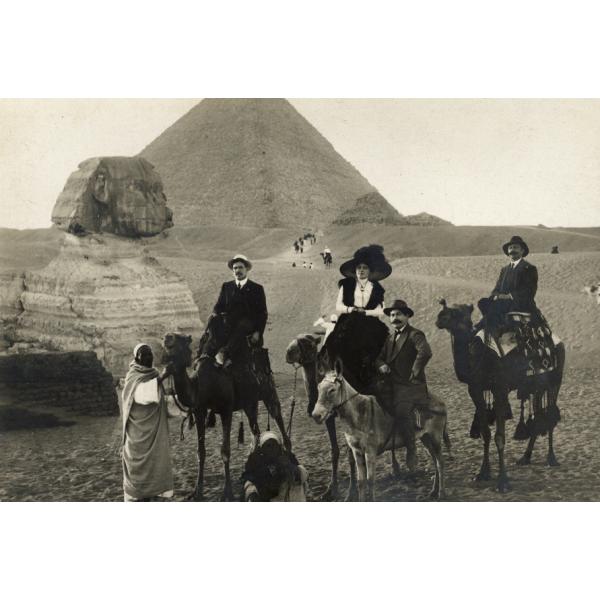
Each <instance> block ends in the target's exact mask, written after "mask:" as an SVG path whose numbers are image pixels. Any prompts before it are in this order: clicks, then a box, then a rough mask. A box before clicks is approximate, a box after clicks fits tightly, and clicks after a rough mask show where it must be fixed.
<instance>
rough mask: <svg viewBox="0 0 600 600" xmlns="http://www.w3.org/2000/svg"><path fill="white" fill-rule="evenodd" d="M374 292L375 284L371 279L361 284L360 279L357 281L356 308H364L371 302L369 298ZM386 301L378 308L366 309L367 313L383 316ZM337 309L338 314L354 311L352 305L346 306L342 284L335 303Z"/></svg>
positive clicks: (371, 315) (368, 314) (373, 315)
mask: <svg viewBox="0 0 600 600" xmlns="http://www.w3.org/2000/svg"><path fill="white" fill-rule="evenodd" d="M372 292H373V284H372V283H371V282H370V281H367V282H366V283H365V284H363V285H361V282H360V280H359V281H357V282H356V288H355V289H354V305H353V306H355V307H356V308H364V307H365V306H366V305H367V304H368V303H369V298H371V293H372ZM384 307H385V306H384V303H383V302H382V303H381V304H380V305H379V306H377V307H376V308H372V309H369V310H366V311H365V314H366V315H367V316H369V317H383V315H384V312H383V309H384ZM335 310H336V312H337V313H338V314H343V313H349V312H352V307H351V306H346V305H345V304H344V288H343V287H342V286H340V290H339V292H338V296H337V300H336V303H335Z"/></svg>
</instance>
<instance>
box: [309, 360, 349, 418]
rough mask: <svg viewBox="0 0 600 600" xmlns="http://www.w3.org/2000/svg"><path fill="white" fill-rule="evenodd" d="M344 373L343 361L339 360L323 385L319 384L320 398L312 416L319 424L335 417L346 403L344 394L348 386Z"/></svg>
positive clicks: (325, 378)
mask: <svg viewBox="0 0 600 600" xmlns="http://www.w3.org/2000/svg"><path fill="white" fill-rule="evenodd" d="M342 371H343V368H342V361H341V360H340V359H339V358H338V359H337V360H336V361H335V365H334V369H333V370H332V371H328V372H327V373H325V375H324V377H323V379H322V380H321V383H319V387H318V390H319V396H318V398H317V403H316V405H315V408H314V410H313V411H312V415H311V416H312V418H313V419H314V420H315V421H316V422H317V423H319V424H320V423H324V422H325V421H326V420H327V419H329V417H331V416H332V415H334V414H335V411H336V409H337V408H338V407H339V406H340V405H341V404H343V402H344V399H343V394H344V391H345V390H344V386H345V385H346V384H345V382H344V378H343V376H342Z"/></svg>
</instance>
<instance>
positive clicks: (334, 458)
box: [319, 417, 340, 501]
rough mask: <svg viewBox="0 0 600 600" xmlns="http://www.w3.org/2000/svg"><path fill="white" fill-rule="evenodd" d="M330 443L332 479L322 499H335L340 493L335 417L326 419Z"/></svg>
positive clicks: (338, 450) (338, 449)
mask: <svg viewBox="0 0 600 600" xmlns="http://www.w3.org/2000/svg"><path fill="white" fill-rule="evenodd" d="M325 425H326V426H327V434H328V435H329V443H330V445H331V481H330V482H329V485H328V486H327V489H326V490H325V492H324V493H323V495H322V496H321V497H320V498H319V500H321V501H328V500H335V499H336V497H337V494H338V463H339V460H340V448H339V446H338V443H337V433H336V430H335V417H329V419H327V421H325Z"/></svg>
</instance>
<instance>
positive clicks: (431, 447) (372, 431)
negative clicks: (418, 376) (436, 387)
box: [312, 359, 446, 502]
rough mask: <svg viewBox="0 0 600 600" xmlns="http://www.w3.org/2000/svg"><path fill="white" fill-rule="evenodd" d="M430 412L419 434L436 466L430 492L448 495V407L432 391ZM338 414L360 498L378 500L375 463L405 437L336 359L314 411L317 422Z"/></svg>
mask: <svg viewBox="0 0 600 600" xmlns="http://www.w3.org/2000/svg"><path fill="white" fill-rule="evenodd" d="M430 397H431V404H430V407H429V409H430V416H429V417H428V418H427V419H426V420H425V423H424V427H423V429H422V430H421V431H419V432H417V438H418V439H419V438H420V439H421V442H422V443H423V445H424V446H425V448H427V450H428V452H429V454H430V455H431V458H432V460H433V464H434V467H435V477H434V481H433V488H432V489H431V492H430V494H429V496H430V497H431V498H436V499H442V498H443V497H444V463H443V458H442V440H443V437H444V430H445V427H446V407H445V405H444V403H443V402H442V401H441V400H440V399H439V398H437V397H436V396H435V395H433V394H430ZM334 415H337V416H338V417H339V419H340V420H341V421H342V423H344V424H345V426H346V429H347V431H346V433H345V437H346V442H347V443H348V446H349V447H350V448H351V449H352V453H353V457H354V461H355V463H356V470H357V473H358V499H359V501H361V502H364V501H373V500H374V484H375V467H376V462H377V457H378V456H379V455H380V454H383V452H385V451H387V450H392V451H393V449H394V448H398V447H402V446H403V445H404V441H403V440H402V437H401V436H400V434H398V433H396V431H395V419H394V417H393V416H391V415H389V414H388V413H386V412H385V411H384V410H383V409H382V408H381V407H380V406H379V404H378V403H377V401H376V399H375V397H374V396H366V395H363V394H360V393H359V392H357V391H356V390H355V389H354V388H353V387H352V386H351V385H350V384H349V383H348V382H347V381H346V380H345V379H344V377H343V375H342V364H341V361H340V360H339V359H338V360H336V361H335V370H334V371H329V372H328V373H326V374H325V376H324V377H323V379H322V381H321V383H319V385H318V399H317V403H316V405H315V408H314V410H313V412H312V417H313V418H314V419H315V421H316V422H317V423H323V422H327V421H328V420H329V419H331V418H332V417H333V416H334Z"/></svg>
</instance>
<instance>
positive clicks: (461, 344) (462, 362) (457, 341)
mask: <svg viewBox="0 0 600 600" xmlns="http://www.w3.org/2000/svg"><path fill="white" fill-rule="evenodd" d="M450 334H451V336H452V357H453V359H454V371H455V373H456V377H457V378H458V380H459V381H462V382H463V383H468V381H469V374H470V368H469V344H470V342H471V339H472V337H473V335H472V332H471V330H470V329H467V328H466V327H457V328H455V329H453V330H452V331H451V332H450Z"/></svg>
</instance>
